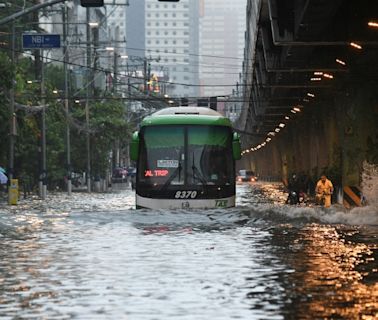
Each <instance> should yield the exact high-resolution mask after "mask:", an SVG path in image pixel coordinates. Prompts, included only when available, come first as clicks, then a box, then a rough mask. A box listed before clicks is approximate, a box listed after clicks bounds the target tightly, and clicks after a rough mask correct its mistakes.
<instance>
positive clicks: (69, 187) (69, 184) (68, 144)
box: [62, 4, 72, 196]
mask: <svg viewBox="0 0 378 320" xmlns="http://www.w3.org/2000/svg"><path fill="white" fill-rule="evenodd" d="M62 11H63V12H62V18H63V19H62V20H63V60H64V62H63V68H64V109H65V112H66V148H67V193H68V195H69V196H70V195H71V193H72V181H71V170H72V169H71V141H70V125H69V119H68V113H69V106H68V77H67V65H68V62H69V59H68V50H67V6H66V4H65V5H64V7H63V8H62Z"/></svg>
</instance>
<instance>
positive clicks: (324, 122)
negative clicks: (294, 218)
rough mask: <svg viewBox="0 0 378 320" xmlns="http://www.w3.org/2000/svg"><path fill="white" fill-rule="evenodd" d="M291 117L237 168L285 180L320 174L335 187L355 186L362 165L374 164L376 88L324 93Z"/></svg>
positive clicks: (371, 85) (377, 151) (377, 141)
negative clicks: (294, 176)
mask: <svg viewBox="0 0 378 320" xmlns="http://www.w3.org/2000/svg"><path fill="white" fill-rule="evenodd" d="M316 101H317V102H315V101H314V102H310V103H309V104H307V105H306V106H305V108H304V111H303V112H301V113H299V114H297V115H294V116H292V118H291V119H290V120H289V121H288V123H287V126H286V127H285V128H284V129H283V130H282V131H281V132H280V133H279V134H277V136H276V137H274V138H273V139H272V141H271V142H270V143H269V144H268V145H267V146H266V147H265V148H263V149H260V150H259V151H256V152H250V153H248V154H246V155H244V156H243V158H242V160H240V161H239V162H238V163H237V167H238V168H241V167H243V168H250V169H254V170H256V172H257V173H258V174H259V175H260V176H262V177H264V176H268V177H271V176H275V177H280V178H281V179H282V180H285V179H287V176H288V174H289V175H290V174H291V173H293V172H296V173H299V172H303V173H305V174H307V175H308V176H310V177H313V179H317V178H318V177H319V175H320V174H321V173H322V172H326V173H327V175H328V176H329V177H330V178H331V179H333V181H334V182H335V184H338V185H340V186H341V185H342V186H346V185H352V186H359V185H360V183H361V173H362V163H363V161H364V160H367V161H368V162H369V163H375V164H377V163H378V96H377V85H376V84H374V83H369V84H366V83H361V84H358V85H355V84H354V85H353V86H349V87H348V88H342V89H340V88H339V90H337V91H333V92H328V93H325V95H324V96H323V97H319V98H318V100H316Z"/></svg>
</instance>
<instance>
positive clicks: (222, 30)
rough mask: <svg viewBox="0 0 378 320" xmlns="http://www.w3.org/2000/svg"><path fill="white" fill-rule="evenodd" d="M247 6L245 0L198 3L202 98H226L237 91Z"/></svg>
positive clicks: (208, 0)
mask: <svg viewBox="0 0 378 320" xmlns="http://www.w3.org/2000/svg"><path fill="white" fill-rule="evenodd" d="M246 7H247V0H232V1H230V0H200V43H199V48H200V50H199V53H200V61H199V63H200V68H199V72H200V83H201V85H204V86H203V87H201V90H200V95H201V96H223V95H229V94H231V93H232V90H233V89H235V88H236V82H238V81H239V73H240V72H241V71H242V62H243V52H244V33H245V27H246V22H245V21H246ZM210 85H217V86H214V87H212V86H210ZM218 85H219V86H218ZM222 85H225V86H224V87H223V86H222ZM230 85H235V87H231V86H230Z"/></svg>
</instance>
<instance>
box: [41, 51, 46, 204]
mask: <svg viewBox="0 0 378 320" xmlns="http://www.w3.org/2000/svg"><path fill="white" fill-rule="evenodd" d="M41 56H42V63H41V96H42V99H41V104H42V173H41V180H42V190H41V198H42V199H43V200H45V199H46V194H47V170H46V105H45V70H44V69H45V66H44V63H45V62H44V52H43V49H41Z"/></svg>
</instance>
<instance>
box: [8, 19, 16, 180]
mask: <svg viewBox="0 0 378 320" xmlns="http://www.w3.org/2000/svg"><path fill="white" fill-rule="evenodd" d="M15 37H16V32H15V26H14V20H13V21H12V52H11V60H12V65H13V66H14V65H15V43H16V39H15ZM15 81H16V80H15V78H14V77H13V78H12V84H11V88H10V92H9V93H10V107H9V111H10V127H9V128H10V130H9V131H10V132H9V170H8V175H9V180H11V179H13V178H14V172H13V171H14V141H15V136H16V115H15V113H14V85H15Z"/></svg>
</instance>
